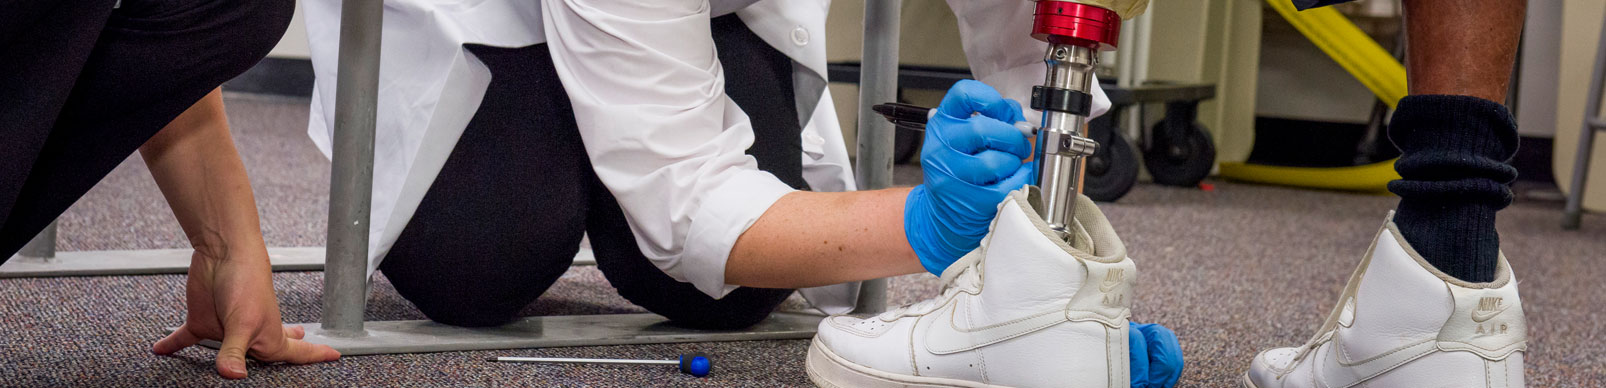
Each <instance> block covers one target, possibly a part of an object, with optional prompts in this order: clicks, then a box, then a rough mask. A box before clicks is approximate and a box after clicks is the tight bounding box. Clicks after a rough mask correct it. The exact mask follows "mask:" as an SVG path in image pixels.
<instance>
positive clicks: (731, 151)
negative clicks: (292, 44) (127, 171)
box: [303, 0, 1107, 328]
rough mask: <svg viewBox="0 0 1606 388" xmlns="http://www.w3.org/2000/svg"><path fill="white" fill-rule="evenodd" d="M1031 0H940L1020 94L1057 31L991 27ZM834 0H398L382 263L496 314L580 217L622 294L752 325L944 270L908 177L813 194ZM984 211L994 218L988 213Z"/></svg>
mask: <svg viewBox="0 0 1606 388" xmlns="http://www.w3.org/2000/svg"><path fill="white" fill-rule="evenodd" d="M303 4H304V5H305V6H306V7H307V11H308V12H307V25H308V30H309V39H310V40H311V42H312V57H313V64H314V67H315V69H316V72H317V76H318V85H317V88H316V89H315V91H314V94H313V101H312V106H313V109H312V115H311V123H310V128H309V133H310V135H311V137H312V138H313V140H314V142H315V143H317V144H318V145H319V147H320V148H322V149H323V150H324V152H325V153H328V152H329V144H330V143H329V138H330V132H331V131H332V128H333V121H332V120H331V118H332V117H333V111H334V110H333V102H334V98H333V92H334V82H333V80H334V79H335V76H336V74H335V58H336V55H335V53H336V51H337V47H336V42H337V41H338V40H337V39H336V37H337V35H338V14H339V12H338V9H339V7H338V4H339V3H338V2H336V1H332V0H322V1H309V2H304V3H303ZM1031 4H1032V3H1031V2H1028V1H1019V0H994V1H954V2H952V3H951V4H950V5H951V6H953V8H955V11H956V14H958V15H960V28H961V31H962V32H963V33H964V34H965V37H966V42H965V46H966V51H967V54H969V55H968V56H969V57H970V58H971V67H972V71H973V72H974V73H975V74H976V75H977V76H978V78H979V79H981V80H982V81H985V82H987V83H989V84H992V85H996V86H998V87H999V88H1000V90H1002V91H1003V95H1004V96H1008V97H1012V98H1014V99H1017V100H1025V98H1026V96H1027V95H1028V93H1029V89H1030V87H1031V85H1033V84H1035V83H1037V82H1039V81H1040V80H1041V79H1042V74H1043V73H1042V71H1043V65H1042V62H1041V61H1042V59H1041V55H1042V52H1043V50H1044V46H1043V43H1041V42H1038V41H1036V40H1032V39H1030V38H1027V37H1026V31H1025V30H1024V27H1021V28H1015V29H1001V28H995V27H994V26H996V25H1015V26H1025V25H1029V23H1030V18H1031ZM827 8H828V3H827V2H825V1H784V0H764V1H755V0H727V1H713V2H711V3H709V2H700V1H678V2H653V3H650V4H634V3H633V2H593V1H587V0H548V1H544V2H541V3H539V4H537V3H534V2H518V1H506V0H483V1H466V2H459V3H445V4H437V3H430V2H425V1H418V0H392V1H387V2H386V9H385V26H384V45H383V54H382V55H383V57H382V65H381V74H380V93H379V95H380V97H379V98H380V105H379V125H378V128H379V131H378V133H377V135H376V160H375V181H374V201H373V209H372V210H373V211H372V217H373V219H372V224H373V225H374V227H373V229H372V232H371V233H372V235H371V239H370V244H371V249H370V252H371V260H370V266H369V268H370V271H373V270H375V269H382V270H384V272H385V274H386V276H387V277H388V278H389V279H390V280H391V282H392V283H393V284H395V286H396V288H397V290H398V291H399V292H400V293H401V294H402V295H403V296H404V297H406V298H407V299H408V300H410V301H412V302H413V303H414V304H415V305H416V306H418V307H419V309H420V310H422V311H423V312H424V314H425V315H427V316H429V317H430V318H431V319H434V320H437V321H440V322H443V323H448V324H455V325H466V326H484V325H496V324H501V323H504V322H507V321H509V320H510V319H512V318H513V317H515V315H516V314H517V313H518V311H519V310H520V309H521V308H523V307H524V306H525V305H527V304H529V302H531V301H533V300H534V299H535V298H536V297H538V296H540V294H541V293H542V292H544V291H545V290H546V288H547V287H548V286H550V285H551V284H552V282H554V281H555V280H556V279H557V277H558V276H560V275H561V274H562V273H563V272H564V270H565V269H566V268H567V267H568V264H569V263H570V260H571V258H572V257H573V255H574V254H575V253H576V251H577V250H578V247H579V244H580V242H581V238H582V235H583V234H585V235H589V236H590V239H591V246H592V247H593V249H594V250H595V251H594V252H595V255H596V259H597V262H598V266H599V267H600V269H601V270H602V272H603V273H604V274H605V275H606V276H607V277H608V279H609V281H610V282H611V283H612V284H613V285H614V286H615V287H616V288H618V289H619V292H620V293H621V294H622V295H623V296H625V297H626V298H627V299H629V300H631V301H632V302H634V303H636V304H638V305H641V306H642V307H644V308H646V309H648V310H650V311H653V312H655V313H658V314H661V315H664V316H666V317H668V318H670V319H671V320H674V321H676V322H679V323H681V324H684V325H689V326H694V327H710V328H734V327H744V326H747V325H750V324H752V323H755V322H757V321H758V320H760V319H762V318H764V317H765V316H767V315H768V313H769V312H770V311H771V310H772V309H773V308H774V306H775V305H777V304H778V303H779V302H780V301H781V300H783V299H784V298H785V297H786V296H787V295H789V294H790V293H791V288H802V287H816V288H805V289H804V290H803V295H804V296H805V297H806V298H807V299H809V301H810V302H811V303H812V304H813V305H814V306H815V307H817V308H820V309H821V310H823V311H826V312H830V313H841V312H846V311H847V310H849V309H851V308H852V305H853V301H854V298H855V296H856V294H857V289H856V288H855V285H854V284H852V283H846V284H838V285H836V286H827V285H831V284H837V283H845V282H851V281H857V280H863V279H872V278H878V277H885V276H894V275H900V274H907V273H914V272H919V271H920V270H921V269H922V265H925V269H926V270H928V271H933V264H931V263H929V262H922V260H926V259H925V258H924V257H918V258H917V254H916V252H915V251H914V250H918V249H919V248H913V249H912V248H911V246H921V245H922V241H916V240H920V239H924V238H929V239H932V240H939V239H942V238H943V237H937V236H935V235H939V234H942V233H936V232H933V233H925V234H922V233H921V232H917V231H909V232H908V233H906V232H905V230H904V229H905V228H904V226H905V224H904V219H905V216H904V214H905V212H906V211H914V210H910V209H905V198H907V197H908V196H909V195H910V190H909V189H908V188H903V189H892V190H880V191H869V192H855V193H841V194H835V195H822V193H823V192H837V191H852V190H854V184H853V180H852V176H851V173H850V171H851V170H850V168H849V164H848V159H847V156H846V149H845V146H844V144H843V142H842V136H841V133H840V130H839V128H837V124H836V123H837V119H836V115H835V112H834V111H833V110H832V102H831V96H830V95H829V94H828V93H827V92H826V88H825V84H826V81H825V48H824V47H823V42H824V35H825V31H824V25H825V16H826V11H827ZM998 23H1004V24H998ZM1022 23H1025V24H1022ZM1016 30H1020V31H1016ZM853 33H857V32H856V31H855V32H853ZM710 38H711V39H710ZM989 92H990V91H989ZM992 96H993V98H994V99H997V93H993V94H992ZM1098 97H1099V99H1100V100H1101V101H1099V102H1100V104H1096V105H1099V106H1096V109H1095V110H1097V111H1102V108H1103V107H1104V106H1107V100H1102V94H1098ZM1015 110H1016V111H1018V108H1015ZM1015 115H1016V116H1018V115H1019V114H1018V113H1016V114H1015ZM967 116H968V115H967ZM1028 116H1035V115H1032V114H1028ZM999 119H1003V118H1002V117H1000V118H999ZM1003 125H1005V126H1006V127H1007V124H1003ZM1017 133H1018V132H1017ZM1011 141H1016V140H1014V139H1011ZM1019 141H1021V142H1024V141H1025V140H1024V137H1022V138H1021V139H1020V140H1019ZM1022 144H1024V143H1022ZM1026 149H1030V146H1029V145H1028V146H1026ZM1019 152H1022V153H1020V154H1017V155H1016V156H1018V157H1017V158H1015V160H1014V162H1013V163H1014V164H1013V165H1011V166H1007V167H1001V168H1003V169H1004V170H1003V173H1002V174H1001V176H1002V177H1006V178H1010V179H1014V180H1008V182H1005V181H1006V180H1007V179H994V180H995V182H982V183H984V184H979V185H978V186H981V188H982V189H985V190H982V191H986V192H987V193H990V194H988V195H993V196H996V198H991V197H989V199H984V200H977V201H978V202H977V203H985V206H981V205H976V206H969V207H973V208H977V209H983V208H985V209H992V208H994V205H995V204H996V203H997V202H998V201H999V200H1001V199H1002V198H1003V195H1004V193H1006V192H1008V191H1009V190H1013V189H1015V188H1019V187H1020V186H1021V184H1022V183H1021V182H1022V181H1021V179H1025V177H1026V176H1027V175H1028V174H1027V173H1025V172H1024V171H1025V170H1024V169H1025V167H1018V166H1022V164H1021V163H1019V162H1020V161H1019V159H1020V158H1021V157H1025V156H1026V155H1025V154H1024V153H1023V152H1025V151H1019ZM1005 159H1008V158H1005ZM1017 168H1019V169H1020V170H1019V171H1017ZM928 174H930V173H929V172H928ZM1005 186H1008V187H1005ZM800 190H804V191H800ZM934 191H939V192H940V190H934ZM915 210H918V209H915ZM991 211H996V210H995V209H994V210H991ZM973 216H974V217H972V218H977V219H979V223H980V224H979V225H972V226H973V229H975V228H979V229H981V230H982V231H983V232H984V231H985V224H986V222H988V221H990V220H991V218H992V214H991V213H987V214H974V215H973ZM969 223H970V224H977V221H969ZM950 234H951V233H950ZM920 236H930V237H920ZM979 238H980V235H979V234H977V235H975V236H974V238H971V239H970V240H969V241H968V242H964V241H961V242H951V241H944V242H945V243H947V244H948V245H949V246H962V245H966V244H968V245H969V247H971V248H973V247H974V246H975V244H976V242H975V241H976V240H979ZM927 243H928V244H929V243H931V242H927ZM960 248H962V249H965V250H968V249H969V248H963V247H960ZM955 258H957V257H955ZM951 260H952V258H950V259H948V261H950V262H951ZM940 261H941V260H938V262H940ZM941 267H942V266H941V265H937V266H936V267H935V270H934V271H933V272H940V271H941ZM740 286H761V287H774V288H755V287H740ZM817 286H824V287H817Z"/></svg>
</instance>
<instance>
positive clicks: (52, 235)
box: [17, 221, 56, 259]
mask: <svg viewBox="0 0 1606 388" xmlns="http://www.w3.org/2000/svg"><path fill="white" fill-rule="evenodd" d="M17 255H19V256H22V257H31V258H36V259H53V258H55V257H56V221H50V225H45V230H41V231H39V234H37V235H34V236H33V239H32V240H28V245H23V246H22V250H21V251H18V252H17Z"/></svg>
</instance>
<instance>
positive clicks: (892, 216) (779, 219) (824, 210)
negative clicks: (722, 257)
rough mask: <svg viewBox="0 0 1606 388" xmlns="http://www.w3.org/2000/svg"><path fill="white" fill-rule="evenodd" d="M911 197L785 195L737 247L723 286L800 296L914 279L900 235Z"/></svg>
mask: <svg viewBox="0 0 1606 388" xmlns="http://www.w3.org/2000/svg"><path fill="white" fill-rule="evenodd" d="M909 190H910V188H908V187H902V188H894V189H885V190H871V191H852V192H842V193H816V192H807V191H796V192H792V193H791V194H787V195H786V196H784V197H781V200H779V201H775V204H774V205H771V206H770V208H769V210H768V211H766V212H764V216H763V217H761V218H759V219H758V222H757V223H754V224H753V226H752V227H750V228H748V229H747V232H746V233H743V234H742V236H741V238H740V239H737V240H736V246H735V247H734V248H732V249H731V255H730V260H729V261H728V262H726V263H725V281H726V282H729V283H731V284H740V285H744V286H754V287H766V288H804V287H814V286H821V285H827V284H836V283H843V282H851V281H860V280H868V279H876V278H883V277H888V276H898V275H907V274H912V273H919V272H921V271H923V270H924V269H923V268H922V267H921V265H920V259H919V258H918V257H916V256H915V251H914V249H912V248H911V247H910V246H909V241H908V240H907V239H906V237H905V231H904V228H903V221H904V220H903V208H904V199H905V198H907V197H908V196H909Z"/></svg>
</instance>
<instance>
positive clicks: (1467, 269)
mask: <svg viewBox="0 0 1606 388" xmlns="http://www.w3.org/2000/svg"><path fill="white" fill-rule="evenodd" d="M1389 139H1390V140H1393V141H1394V145H1395V146H1397V147H1399V148H1400V152H1401V155H1400V160H1399V161H1398V162H1396V163H1395V164H1394V169H1395V170H1396V171H1399V173H1400V176H1401V177H1402V178H1404V179H1400V180H1397V181H1393V182H1389V191H1392V192H1394V194H1397V195H1399V196H1400V205H1399V208H1398V210H1397V211H1396V212H1395V214H1394V223H1395V224H1396V225H1398V226H1399V229H1400V234H1402V235H1404V236H1405V240H1406V241H1407V242H1409V243H1410V244H1411V246H1412V247H1414V248H1416V251H1417V252H1418V253H1421V254H1422V257H1423V258H1424V259H1426V260H1427V262H1428V263H1429V264H1433V266H1434V267H1436V268H1438V269H1439V270H1440V271H1443V272H1444V273H1446V274H1449V275H1450V276H1454V277H1456V278H1457V279H1461V280H1465V281H1468V282H1488V281H1492V280H1494V275H1495V267H1496V266H1497V262H1498V260H1499V254H1500V235H1499V234H1498V233H1496V232H1495V229H1494V219H1495V212H1496V211H1499V210H1500V209H1503V208H1505V207H1506V205H1510V204H1511V188H1510V187H1508V186H1507V185H1508V184H1510V183H1511V182H1512V181H1513V180H1516V178H1517V169H1516V168H1514V167H1511V165H1510V164H1508V163H1507V162H1509V161H1510V160H1511V157H1512V156H1513V155H1515V154H1516V152H1517V124H1516V123H1515V122H1513V121H1512V119H1511V113H1510V112H1508V111H1507V110H1506V107H1505V106H1504V105H1501V104H1499V103H1496V102H1494V101H1489V100H1485V99H1481V98H1477V97H1468V96H1449V95H1421V96H1408V97H1405V98H1404V99H1401V100H1400V104H1399V109H1398V110H1397V111H1395V112H1394V119H1393V121H1392V122H1391V123H1390V124H1389Z"/></svg>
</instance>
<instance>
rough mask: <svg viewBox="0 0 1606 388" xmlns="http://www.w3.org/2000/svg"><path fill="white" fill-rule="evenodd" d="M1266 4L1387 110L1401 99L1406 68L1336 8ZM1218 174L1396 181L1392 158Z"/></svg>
mask: <svg viewBox="0 0 1606 388" xmlns="http://www.w3.org/2000/svg"><path fill="white" fill-rule="evenodd" d="M1266 3H1267V4H1270V5H1271V8H1272V9H1275V10H1277V13H1279V14H1282V16H1283V18H1284V19H1288V23H1289V24H1292V25H1294V28H1295V29H1298V30H1299V32H1300V33H1301V34H1304V35H1305V37H1306V38H1308V39H1310V41H1311V43H1315V44H1316V47H1318V48H1321V50H1322V52H1324V53H1327V56H1328V57H1331V58H1333V61H1335V62H1338V65H1339V66H1341V67H1343V68H1344V70H1345V71H1348V72H1349V73H1350V75H1352V76H1354V77H1355V79H1357V80H1360V81H1361V84H1363V85H1366V88H1367V89H1370V90H1371V91H1372V94H1376V95H1377V98H1378V99H1381V100H1383V102H1384V103H1387V104H1388V106H1389V108H1391V109H1392V108H1394V105H1395V104H1396V103H1398V102H1399V101H1400V99H1401V98H1404V97H1405V94H1406V84H1405V66H1402V65H1400V62H1399V61H1397V60H1395V59H1394V56H1393V55H1389V53H1388V51H1386V50H1383V47H1382V46H1379V45H1378V44H1377V42H1376V41H1373V40H1372V37H1370V36H1367V35H1366V33H1364V32H1361V29H1360V28H1359V27H1356V26H1355V23H1352V22H1350V21H1349V19H1348V18H1345V17H1344V15H1342V14H1339V13H1338V11H1337V10H1334V9H1333V8H1331V7H1323V8H1315V9H1309V10H1305V11H1299V10H1297V9H1294V5H1293V4H1292V2H1290V1H1288V0H1266ZM1221 176H1222V177H1223V178H1228V179H1234V180H1241V181H1249V182H1258V183H1268V184H1277V185H1288V186H1299V187H1312V188H1321V189H1334V190H1354V191H1386V190H1387V189H1388V182H1389V181H1391V180H1395V179H1400V175H1399V174H1398V173H1396V172H1394V160H1388V161H1384V162H1378V163H1373V164H1368V165H1363V166H1354V167H1281V166H1265V165H1255V164H1248V163H1221Z"/></svg>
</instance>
